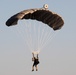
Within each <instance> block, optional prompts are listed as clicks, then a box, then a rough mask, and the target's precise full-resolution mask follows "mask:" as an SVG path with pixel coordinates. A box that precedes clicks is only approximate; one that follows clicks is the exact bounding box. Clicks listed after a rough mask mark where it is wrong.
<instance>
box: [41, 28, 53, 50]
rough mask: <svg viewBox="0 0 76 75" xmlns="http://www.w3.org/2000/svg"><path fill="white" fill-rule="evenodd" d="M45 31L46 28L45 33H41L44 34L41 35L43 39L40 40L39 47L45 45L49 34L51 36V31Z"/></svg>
mask: <svg viewBox="0 0 76 75" xmlns="http://www.w3.org/2000/svg"><path fill="white" fill-rule="evenodd" d="M47 31H48V28H46V30H45V33H43V35H44V36H43V39H42V40H41V41H42V43H41V47H40V48H41V49H42V48H43V47H44V46H45V44H46V43H47V40H48V39H49V38H50V36H52V35H51V33H52V31H50V32H47ZM48 42H49V41H48Z"/></svg>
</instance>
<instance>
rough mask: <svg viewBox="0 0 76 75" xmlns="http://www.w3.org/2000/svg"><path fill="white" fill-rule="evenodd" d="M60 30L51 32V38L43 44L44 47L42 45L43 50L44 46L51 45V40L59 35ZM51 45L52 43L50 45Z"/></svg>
mask: <svg viewBox="0 0 76 75" xmlns="http://www.w3.org/2000/svg"><path fill="white" fill-rule="evenodd" d="M58 32H59V31H56V32H55V31H53V33H51V34H50V35H49V38H48V39H47V41H46V42H45V43H44V45H43V47H42V50H43V48H44V47H47V45H49V43H50V44H51V41H52V40H53V39H54V38H55V36H56V35H57V33H58ZM50 46H51V45H50Z"/></svg>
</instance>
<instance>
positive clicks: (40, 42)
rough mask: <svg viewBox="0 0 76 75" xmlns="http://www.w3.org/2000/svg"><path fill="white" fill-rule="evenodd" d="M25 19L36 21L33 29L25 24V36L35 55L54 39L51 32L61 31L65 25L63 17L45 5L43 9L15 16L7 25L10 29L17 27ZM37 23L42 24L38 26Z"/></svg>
mask: <svg viewBox="0 0 76 75" xmlns="http://www.w3.org/2000/svg"><path fill="white" fill-rule="evenodd" d="M23 19H25V20H27V21H28V20H29V22H30V23H31V21H35V24H32V25H31V27H29V24H28V23H27V22H25V24H26V25H25V26H27V28H26V29H25V31H26V32H24V35H25V34H26V35H25V38H26V42H27V44H28V46H29V48H30V49H32V52H35V54H36V53H39V52H40V50H41V49H42V48H43V47H44V46H45V45H46V44H47V43H48V42H50V40H51V37H52V36H51V32H50V30H52V31H56V30H59V29H61V28H62V27H63V25H64V20H63V19H62V17H61V16H59V15H58V14H56V13H53V12H52V11H50V10H48V5H47V4H45V5H44V6H43V8H34V9H27V10H23V11H21V12H19V13H17V14H15V15H13V16H12V17H10V18H9V19H8V20H7V21H6V25H7V26H8V27H9V26H13V25H17V23H18V21H19V20H23ZM37 22H38V23H40V24H38V23H37ZM42 24H43V25H42ZM20 26H21V25H20ZM33 26H34V27H33ZM39 26H40V27H39ZM41 26H42V28H41ZM43 26H45V27H43ZM47 27H49V29H50V28H51V29H50V30H49V29H46V28H47ZM23 28H25V27H23ZM22 30H23V29H22ZM19 32H20V30H19ZM21 34H22V33H21ZM37 34H38V35H37ZM25 38H24V39H25ZM34 47H35V48H34ZM33 50H36V51H33Z"/></svg>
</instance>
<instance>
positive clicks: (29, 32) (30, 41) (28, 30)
mask: <svg viewBox="0 0 76 75" xmlns="http://www.w3.org/2000/svg"><path fill="white" fill-rule="evenodd" d="M26 24H27V25H26V26H27V27H26V29H25V31H26V37H27V38H26V40H27V42H26V43H28V47H29V48H30V50H31V52H32V51H33V49H34V48H33V47H34V46H33V39H32V38H33V37H32V34H33V33H32V24H31V22H29V21H27V23H26Z"/></svg>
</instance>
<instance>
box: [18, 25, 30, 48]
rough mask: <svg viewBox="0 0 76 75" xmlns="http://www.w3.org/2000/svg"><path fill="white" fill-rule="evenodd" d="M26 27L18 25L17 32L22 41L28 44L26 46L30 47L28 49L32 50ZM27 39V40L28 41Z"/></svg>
mask: <svg viewBox="0 0 76 75" xmlns="http://www.w3.org/2000/svg"><path fill="white" fill-rule="evenodd" d="M25 26H26V25H18V26H17V32H18V33H19V34H20V36H21V37H22V39H23V40H24V42H26V44H27V46H28V48H29V49H31V47H30V45H31V44H30V41H29V39H28V35H27V34H28V33H27V32H28V29H27V28H28V27H27V26H26V27H25ZM26 39H27V40H26Z"/></svg>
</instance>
